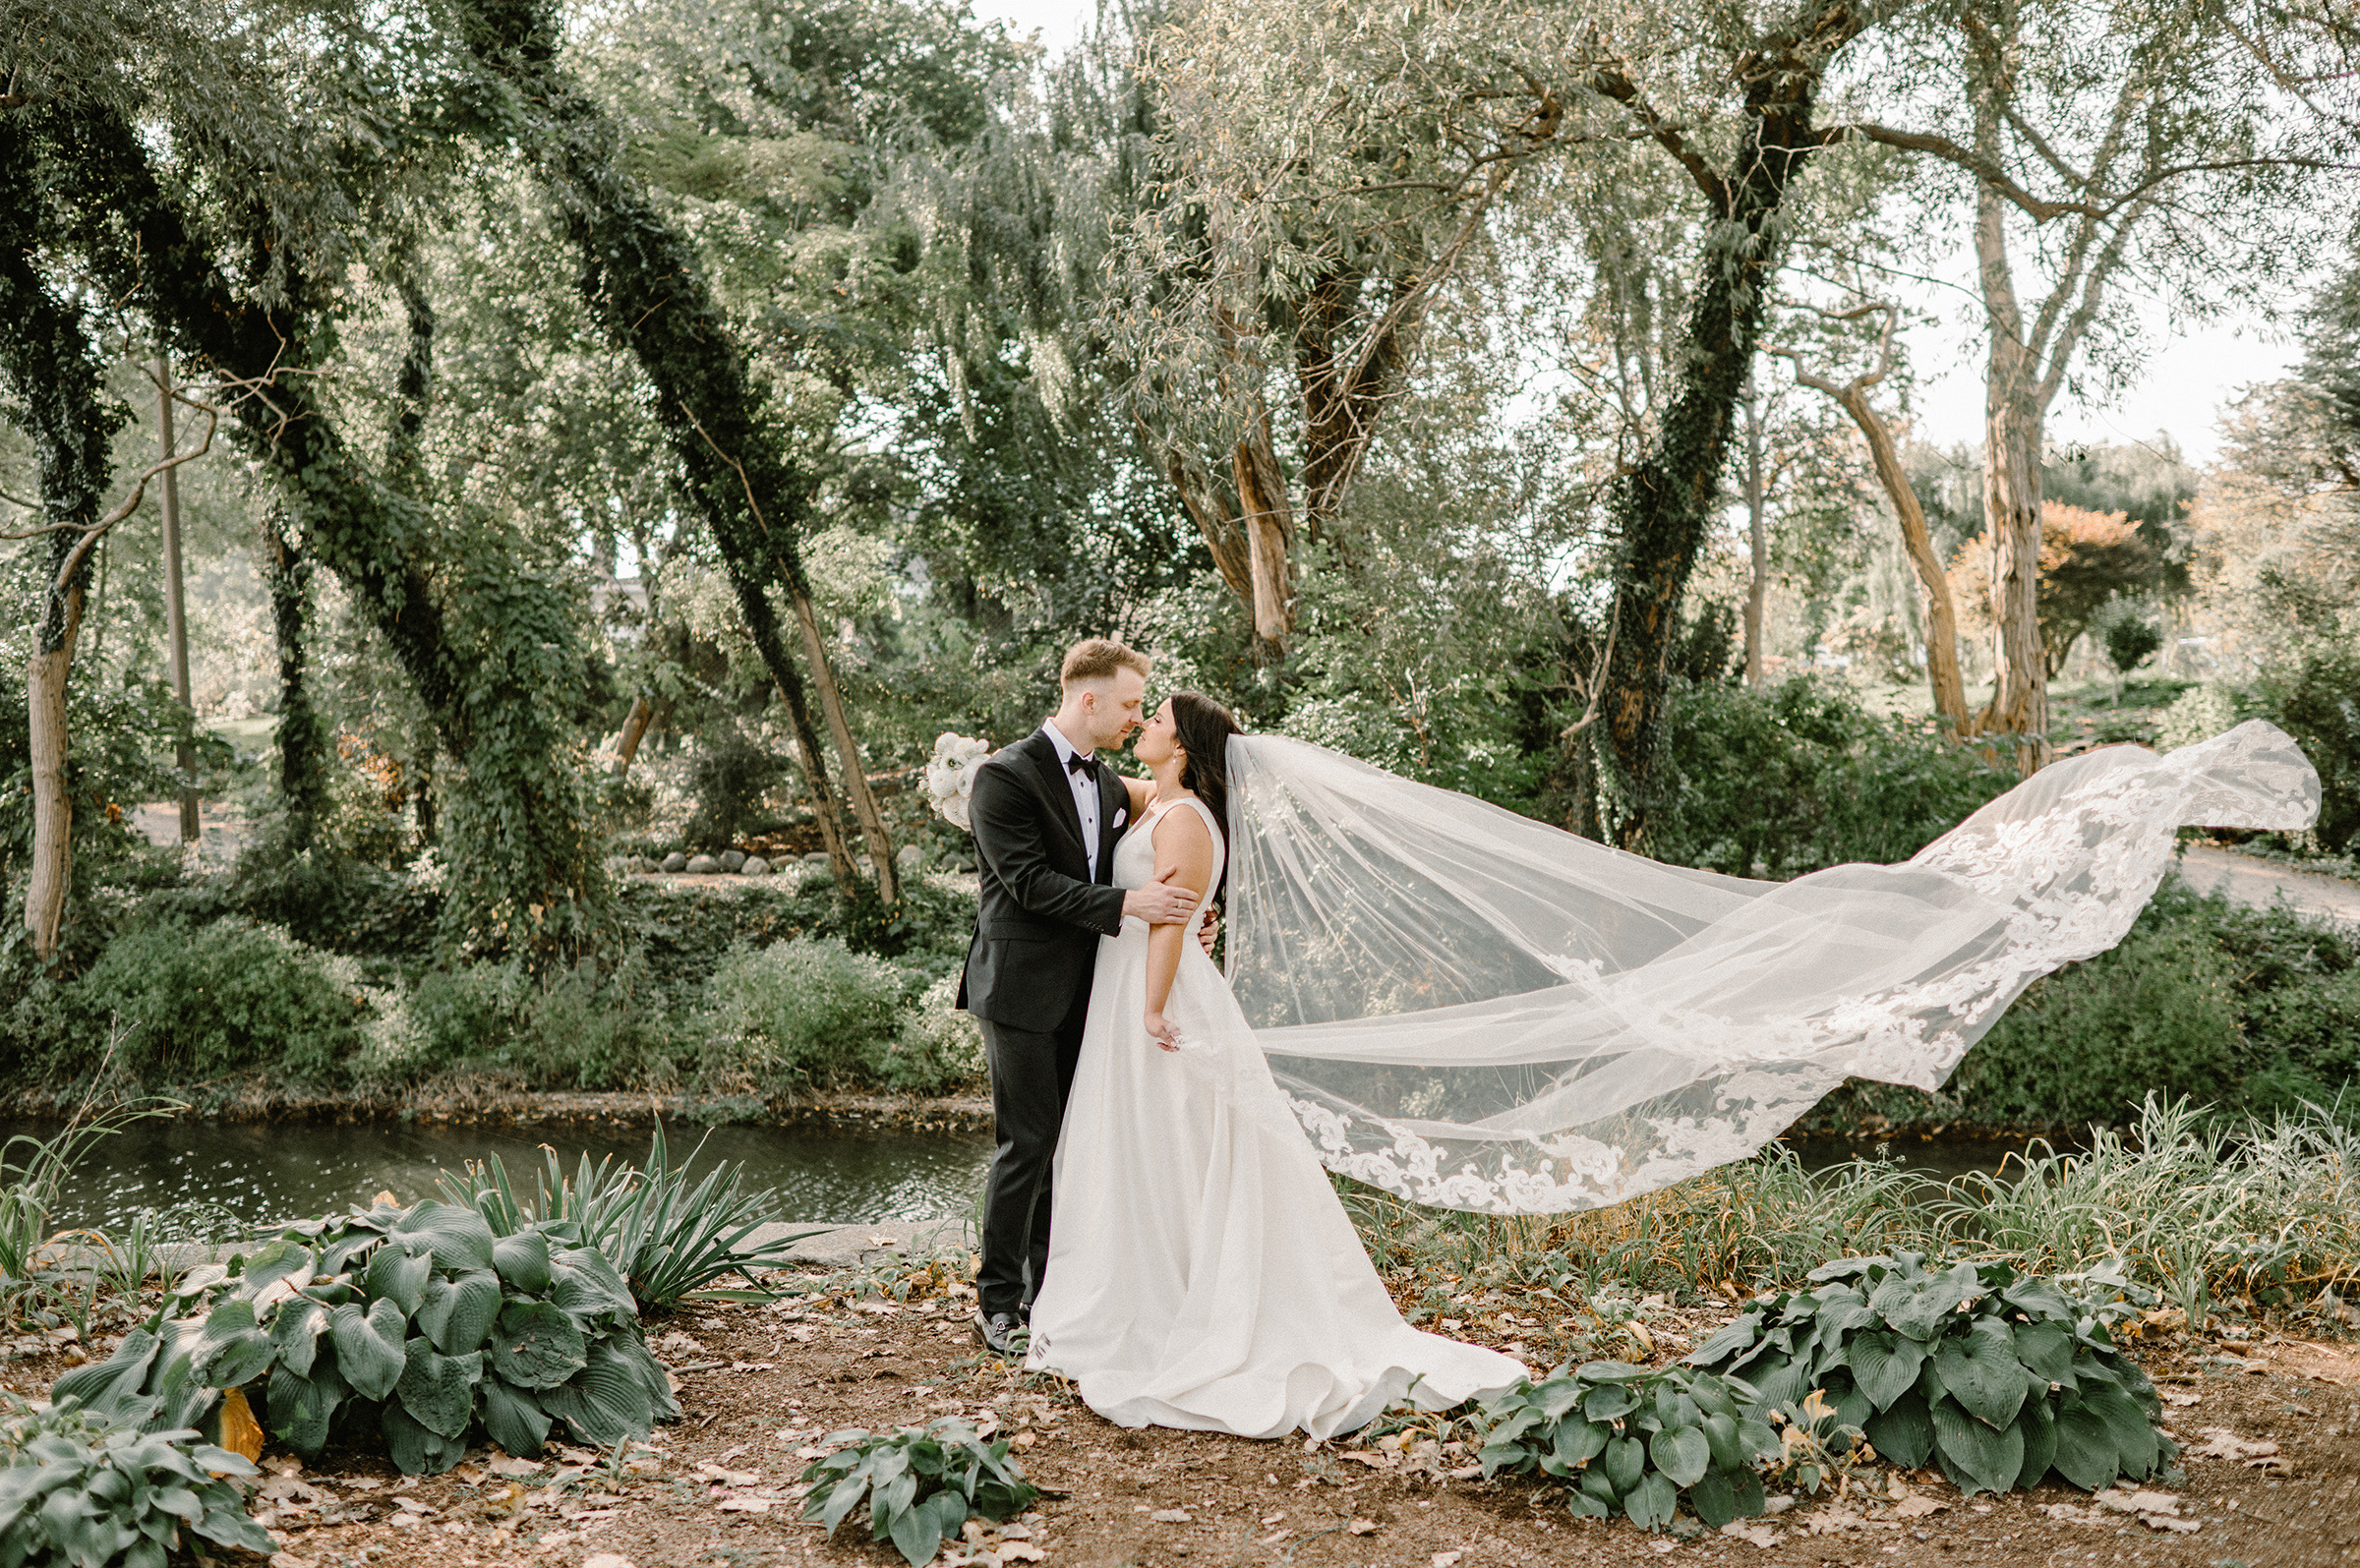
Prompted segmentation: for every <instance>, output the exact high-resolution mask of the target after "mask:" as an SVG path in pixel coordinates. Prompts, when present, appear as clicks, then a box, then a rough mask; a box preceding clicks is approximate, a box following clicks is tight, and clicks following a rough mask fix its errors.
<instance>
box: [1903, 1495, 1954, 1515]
mask: <svg viewBox="0 0 2360 1568" xmlns="http://www.w3.org/2000/svg"><path fill="white" fill-rule="evenodd" d="M1949 1507H1950V1504H1948V1503H1946V1502H1941V1501H1939V1500H1937V1499H1935V1498H1932V1497H1928V1496H1926V1495H1925V1494H1924V1493H1923V1492H1917V1493H1913V1494H1912V1495H1910V1496H1907V1497H1904V1498H1903V1499H1902V1500H1901V1501H1899V1502H1897V1503H1895V1504H1894V1505H1893V1517H1894V1518H1896V1519H1923V1518H1926V1517H1927V1516H1928V1515H1931V1514H1938V1513H1941V1512H1943V1511H1944V1510H1945V1509H1947V1508H1949Z"/></svg>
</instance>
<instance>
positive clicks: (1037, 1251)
mask: <svg viewBox="0 0 2360 1568" xmlns="http://www.w3.org/2000/svg"><path fill="white" fill-rule="evenodd" d="M1089 1017H1090V990H1089V987H1088V986H1085V987H1083V991H1082V995H1081V997H1080V998H1079V999H1078V1000H1077V1001H1076V1002H1075V1004H1074V1009H1073V1011H1072V1012H1071V1013H1069V1014H1068V1015H1067V1016H1066V1017H1065V1019H1064V1021H1063V1022H1061V1023H1060V1024H1059V1025H1058V1026H1057V1027H1056V1028H1055V1029H1054V1030H1049V1031H1046V1032H1044V1031H1042V1030H1039V1029H1019V1028H1013V1027H1011V1026H1010V1025H1008V1024H1005V1023H994V1022H992V1021H991V1020H990V1019H989V1018H977V1019H976V1020H975V1021H976V1022H977V1023H978V1024H980V1025H981V1026H982V1029H983V1054H984V1060H985V1061H987V1062H988V1063H989V1064H990V1066H991V1119H992V1128H993V1132H994V1135H995V1137H996V1139H997V1146H996V1147H995V1148H994V1149H993V1151H992V1156H991V1174H990V1176H989V1177H988V1178H987V1179H986V1180H985V1183H984V1187H983V1246H982V1254H983V1256H982V1261H981V1264H980V1265H979V1266H978V1267H977V1268H976V1270H975V1298H976V1305H977V1306H978V1307H981V1308H982V1311H983V1315H984V1316H986V1317H989V1316H991V1315H993V1314H994V1313H998V1312H1008V1313H1011V1314H1013V1315H1016V1316H1019V1317H1021V1316H1023V1315H1024V1314H1025V1313H1026V1312H1028V1311H1030V1310H1031V1309H1032V1307H1033V1297H1035V1296H1037V1295H1039V1294H1040V1277H1041V1275H1042V1274H1043V1273H1045V1272H1046V1271H1047V1269H1048V1266H1049V1174H1050V1169H1051V1162H1052V1161H1053V1160H1054V1159H1055V1158H1056V1154H1057V1130H1058V1129H1059V1127H1061V1126H1062V1125H1063V1124H1064V1122H1065V1097H1066V1095H1067V1094H1068V1093H1070V1092H1072V1090H1073V1086H1074V1068H1075V1065H1076V1064H1077V1063H1079V1062H1080V1061H1081V1060H1082V1026H1083V1024H1084V1023H1085V1022H1086V1021H1088V1019H1089Z"/></svg>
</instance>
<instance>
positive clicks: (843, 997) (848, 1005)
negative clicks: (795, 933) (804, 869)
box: [704, 937, 910, 1088]
mask: <svg viewBox="0 0 2360 1568" xmlns="http://www.w3.org/2000/svg"><path fill="white" fill-rule="evenodd" d="M909 993H910V977H909V976H908V975H907V974H906V973H905V972H904V971H902V970H901V969H898V968H896V967H895V966H894V965H892V964H891V963H888V962H886V961H885V960H884V959H883V958H874V957H871V956H870V955H868V954H865V953H855V952H854V951H853V950H852V949H851V948H849V947H847V946H845V944H844V942H843V940H842V939H840V938H837V937H797V938H795V939H793V940H791V941H787V942H775V943H773V944H771V945H770V946H769V947H767V948H762V949H759V950H756V949H752V948H738V949H736V950H734V951H733V952H731V953H730V954H729V955H728V956H727V957H726V958H723V959H722V962H721V967H720V968H719V969H718V970H716V971H715V972H714V975H713V980H712V983H711V984H710V985H709V986H708V987H707V988H706V1004H705V1016H704V1029H705V1034H706V1038H707V1041H708V1044H707V1047H706V1051H705V1059H704V1071H705V1075H706V1078H707V1080H708V1081H714V1082H718V1083H720V1084H721V1085H723V1086H737V1085H740V1084H742V1085H746V1086H751V1087H763V1088H801V1087H825V1086H827V1085H830V1084H836V1083H845V1082H857V1081H864V1080H868V1079H870V1078H872V1077H873V1075H874V1074H875V1072H876V1070H877V1066H878V1064H879V1063H881V1062H882V1061H883V1060H884V1057H885V1053H886V1051H887V1050H888V1049H889V1048H890V1047H891V1046H892V1045H893V1043H894V1041H895V1040H896V1039H897V1038H898V1037H899V1036H900V1034H901V1028H902V1009H903V1006H904V1004H905V1003H906V1001H907V1000H908V997H909Z"/></svg>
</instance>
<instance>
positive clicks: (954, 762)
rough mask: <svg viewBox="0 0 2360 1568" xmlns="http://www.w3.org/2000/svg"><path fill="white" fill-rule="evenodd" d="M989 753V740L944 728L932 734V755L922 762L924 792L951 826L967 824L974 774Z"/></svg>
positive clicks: (961, 826)
mask: <svg viewBox="0 0 2360 1568" xmlns="http://www.w3.org/2000/svg"><path fill="white" fill-rule="evenodd" d="M990 755H991V742H990V741H988V740H977V739H974V738H973V737H972V736H968V735H955V734H952V733H951V732H950V731H949V730H948V729H945V730H944V731H943V732H942V733H941V734H939V735H936V736H935V737H934V756H933V759H932V760H931V761H929V762H928V763H927V764H926V794H927V796H928V797H929V798H930V799H931V800H932V801H933V803H934V809H935V810H936V811H939V812H941V813H942V815H943V818H944V820H945V821H948V822H949V823H951V824H952V825H953V826H955V827H960V828H965V827H967V826H968V817H967V801H968V797H969V796H970V795H972V794H974V792H975V775H976V773H978V772H979V771H981V769H982V767H983V759H984V758H986V757H988V756H990Z"/></svg>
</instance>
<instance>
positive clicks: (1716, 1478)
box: [1476, 1362, 1781, 1530]
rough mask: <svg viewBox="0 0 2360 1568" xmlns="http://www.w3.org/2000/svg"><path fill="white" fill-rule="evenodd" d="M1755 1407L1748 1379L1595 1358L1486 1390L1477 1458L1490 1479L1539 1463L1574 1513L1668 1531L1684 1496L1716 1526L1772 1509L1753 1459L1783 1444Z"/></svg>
mask: <svg viewBox="0 0 2360 1568" xmlns="http://www.w3.org/2000/svg"><path fill="white" fill-rule="evenodd" d="M1756 1407H1757V1401H1756V1399H1755V1396H1754V1391H1753V1390H1752V1389H1751V1388H1749V1387H1748V1386H1746V1384H1745V1383H1744V1382H1743V1381H1742V1380H1741V1379H1739V1378H1735V1377H1722V1376H1717V1375H1715V1374H1714V1373H1711V1372H1700V1371H1695V1370H1692V1369H1690V1368H1688V1367H1684V1366H1669V1367H1664V1368H1661V1369H1657V1370H1650V1369H1648V1368H1646V1367H1644V1366H1632V1365H1626V1364H1624V1363H1623V1362H1585V1363H1583V1364H1582V1365H1580V1366H1577V1367H1572V1368H1570V1369H1568V1368H1566V1367H1564V1366H1560V1367H1559V1368H1557V1369H1556V1370H1555V1371H1553V1372H1551V1373H1549V1374H1548V1375H1547V1376H1546V1377H1543V1378H1542V1379H1541V1380H1540V1381H1539V1382H1537V1383H1536V1382H1534V1381H1532V1380H1531V1379H1530V1378H1518V1379H1517V1380H1516V1381H1515V1382H1514V1383H1513V1384H1512V1385H1510V1386H1509V1387H1508V1388H1507V1389H1505V1391H1503V1392H1501V1393H1499V1394H1495V1395H1493V1396H1492V1397H1491V1398H1490V1399H1487V1400H1485V1401H1484V1402H1483V1405H1482V1408H1481V1411H1480V1413H1479V1414H1478V1416H1477V1418H1476V1424H1477V1429H1478V1430H1479V1431H1480V1432H1481V1433H1482V1446H1481V1447H1480V1448H1479V1449H1478V1450H1477V1452H1476V1458H1477V1459H1478V1460H1480V1461H1481V1462H1482V1465H1483V1473H1484V1475H1485V1476H1486V1477H1487V1478H1489V1477H1491V1476H1494V1475H1497V1474H1499V1473H1500V1472H1502V1471H1506V1472H1508V1473H1510V1474H1514V1475H1528V1474H1532V1473H1535V1472H1537V1473H1539V1474H1541V1475H1544V1476H1552V1477H1555V1478H1557V1479H1558V1480H1560V1481H1564V1482H1566V1484H1567V1485H1568V1486H1569V1487H1570V1492H1569V1494H1568V1496H1567V1498H1566V1505H1567V1506H1568V1507H1569V1508H1571V1509H1572V1511H1573V1514H1574V1516H1575V1517H1576V1518H1599V1519H1602V1518H1608V1517H1611V1516H1613V1515H1615V1514H1618V1513H1620V1514H1627V1515H1629V1516H1630V1521H1631V1523H1633V1524H1635V1525H1638V1526H1640V1527H1641V1528H1642V1529H1646V1530H1660V1529H1662V1528H1663V1527H1664V1526H1666V1525H1669V1524H1670V1523H1671V1522H1672V1518H1673V1515H1674V1513H1675V1512H1677V1510H1678V1508H1679V1504H1680V1502H1681V1499H1682V1498H1683V1497H1684V1498H1686V1500H1687V1503H1688V1506H1689V1507H1690V1508H1693V1509H1694V1510H1695V1511H1696V1517H1697V1518H1699V1519H1701V1520H1703V1521H1704V1522H1705V1523H1706V1524H1707V1525H1710V1526H1712V1527H1713V1528H1714V1529H1716V1530H1717V1529H1719V1528H1720V1527H1721V1526H1723V1525H1726V1524H1728V1523H1729V1522H1730V1521H1731V1520H1733V1519H1741V1518H1751V1517H1752V1516H1754V1515H1755V1514H1758V1513H1760V1512H1761V1511H1762V1508H1763V1504H1764V1499H1763V1496H1762V1478H1761V1476H1760V1474H1759V1472H1757V1471H1756V1470H1755V1468H1754V1466H1755V1463H1756V1462H1757V1461H1760V1460H1765V1459H1770V1458H1772V1457H1774V1456H1776V1455H1777V1454H1778V1453H1779V1452H1780V1450H1781V1444H1780V1442H1779V1439H1778V1435H1777V1434H1776V1433H1775V1432H1773V1431H1772V1430H1771V1429H1770V1425H1769V1423H1767V1422H1765V1421H1763V1420H1762V1419H1761V1417H1760V1415H1759V1414H1758V1412H1757V1408H1756Z"/></svg>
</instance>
